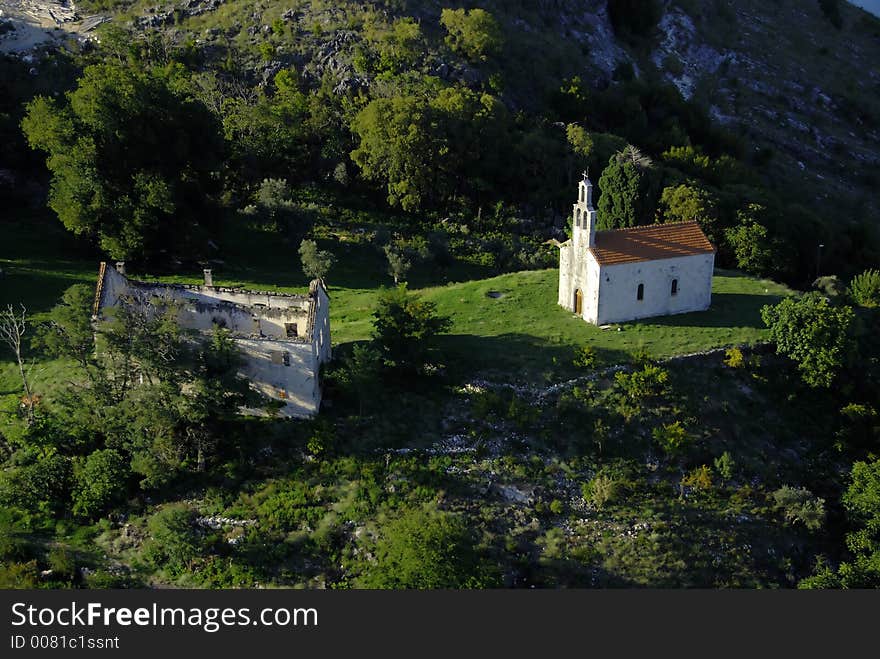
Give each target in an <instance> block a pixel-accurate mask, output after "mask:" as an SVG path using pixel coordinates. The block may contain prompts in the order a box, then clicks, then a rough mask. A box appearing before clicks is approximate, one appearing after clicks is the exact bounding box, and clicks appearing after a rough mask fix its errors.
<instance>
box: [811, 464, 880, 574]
mask: <svg viewBox="0 0 880 659" xmlns="http://www.w3.org/2000/svg"><path fill="white" fill-rule="evenodd" d="M842 500H843V507H844V509H845V510H846V512H847V515H848V517H849V520H850V523H851V524H852V526H853V530H852V531H850V532H849V533H847V535H846V546H847V549H848V550H849V553H850V560H847V561H844V562H842V563H841V564H840V566H839V567H838V568H837V570H836V571H835V570H833V569H832V568H831V566H829V565H827V564H822V563H820V564H819V565H818V566H817V570H816V574H815V575H814V576H812V577H809V578H808V579H805V580H804V581H802V582H801V583H800V584H799V587H800V588H880V460H873V461H872V462H856V463H855V464H854V465H853V468H852V473H851V476H850V485H849V487H848V488H847V490H846V492H845V493H844V495H843V499H842Z"/></svg>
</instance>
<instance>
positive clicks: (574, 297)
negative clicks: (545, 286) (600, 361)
mask: <svg viewBox="0 0 880 659" xmlns="http://www.w3.org/2000/svg"><path fill="white" fill-rule="evenodd" d="M714 266H715V248H714V247H713V246H712V243H710V242H709V240H708V238H706V235H705V234H704V233H703V231H702V229H700V226H699V225H698V224H697V223H696V222H675V223H670V224H652V225H646V226H638V227H632V228H629V229H617V230H614V231H596V210H595V209H594V208H593V185H592V183H590V179H589V178H588V177H587V175H586V174H584V180H583V181H581V182H580V184H579V186H578V201H577V203H576V204H575V205H574V224H573V228H572V237H571V239H570V240H567V241H565V242H564V243H561V244H560V245H559V304H560V305H561V306H563V307H565V308H566V309H568V310H569V311H571V312H572V313H575V314H577V315H578V316H580V317H581V318H583V319H584V320H586V321H587V322H589V323H593V324H595V325H606V324H609V323H623V322H627V321H630V320H636V319H639V318H648V317H650V316H666V315H670V314H677V313H687V312H690V311H705V310H706V309H708V308H709V304H710V303H711V301H712V270H713V268H714Z"/></svg>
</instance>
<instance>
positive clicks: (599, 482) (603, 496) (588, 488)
mask: <svg viewBox="0 0 880 659" xmlns="http://www.w3.org/2000/svg"><path fill="white" fill-rule="evenodd" d="M617 490H618V484H617V481H615V480H614V478H613V477H612V476H609V475H606V474H596V475H595V476H594V477H593V478H592V479H591V480H590V482H588V483H584V484H583V486H582V487H581V494H582V495H583V497H584V499H585V500H587V501H589V502H590V503H592V504H593V505H594V506H596V508H598V509H599V510H601V509H602V508H604V507H605V505H606V504H608V503H611V501H612V500H613V499H614V497H615V495H616V494H617Z"/></svg>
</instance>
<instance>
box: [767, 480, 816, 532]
mask: <svg viewBox="0 0 880 659" xmlns="http://www.w3.org/2000/svg"><path fill="white" fill-rule="evenodd" d="M772 496H773V501H774V507H775V509H776V510H777V511H779V512H782V513H783V515H784V517H785V521H786V522H788V523H792V524H793V523H795V522H799V523H801V524H803V525H804V526H805V527H807V528H808V529H809V530H811V531H816V530H818V529H820V528H821V527H822V522H823V521H824V520H825V499H821V498H819V497H815V496H813V493H812V492H810V491H809V490H807V489H805V488H794V487H789V486H788V485H785V486H783V487H781V488H779V489H778V490H776V491H775V492H774V493H773V495H772Z"/></svg>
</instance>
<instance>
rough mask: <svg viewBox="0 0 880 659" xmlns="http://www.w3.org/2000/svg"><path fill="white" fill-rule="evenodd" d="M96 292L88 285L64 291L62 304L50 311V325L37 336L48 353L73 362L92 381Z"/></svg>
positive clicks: (77, 285)
mask: <svg viewBox="0 0 880 659" xmlns="http://www.w3.org/2000/svg"><path fill="white" fill-rule="evenodd" d="M94 300H95V289H94V287H93V286H89V285H88V284H74V285H73V286H71V287H70V288H68V289H67V290H65V291H64V293H63V294H62V296H61V301H60V302H59V303H58V304H56V305H55V307H53V308H52V311H51V312H50V314H49V323H48V325H47V327H46V328H45V330H44V331H43V333H42V334H41V336H40V339H41V343H42V344H43V345H44V346H45V347H46V348H47V350H48V351H49V352H50V354H52V355H55V356H58V357H69V358H72V359H73V360H75V361H76V363H77V364H78V365H79V366H80V367H81V368H82V370H83V373H85V374H86V375H88V376H89V379H90V380H93V378H94V373H93V367H94V364H95V328H94V327H93V326H92V313H91V312H92V305H93V304H94Z"/></svg>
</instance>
